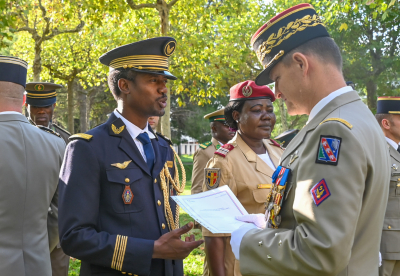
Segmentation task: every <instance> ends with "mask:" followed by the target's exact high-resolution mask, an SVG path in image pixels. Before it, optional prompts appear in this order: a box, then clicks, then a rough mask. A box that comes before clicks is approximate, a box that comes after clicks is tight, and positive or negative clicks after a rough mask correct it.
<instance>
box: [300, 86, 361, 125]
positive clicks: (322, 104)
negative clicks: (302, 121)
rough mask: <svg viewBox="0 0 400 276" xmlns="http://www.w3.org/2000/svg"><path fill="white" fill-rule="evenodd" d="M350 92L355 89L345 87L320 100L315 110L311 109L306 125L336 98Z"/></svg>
mask: <svg viewBox="0 0 400 276" xmlns="http://www.w3.org/2000/svg"><path fill="white" fill-rule="evenodd" d="M350 91H353V88H351V87H350V86H345V87H342V88H340V89H338V90H336V91H334V92H332V93H330V94H329V95H328V96H326V97H325V98H323V99H322V100H320V101H319V102H318V103H317V104H316V105H315V106H314V107H313V109H311V112H310V116H308V121H307V123H306V124H308V122H310V121H311V120H312V119H313V118H314V117H315V116H316V115H317V114H318V113H319V112H320V111H321V110H322V109H323V108H324V107H325V106H326V105H327V104H328V103H329V102H331V101H332V100H333V99H334V98H336V97H338V96H340V95H342V94H344V93H347V92H350Z"/></svg>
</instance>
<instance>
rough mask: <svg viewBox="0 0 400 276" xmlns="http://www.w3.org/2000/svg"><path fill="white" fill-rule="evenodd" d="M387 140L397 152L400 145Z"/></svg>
mask: <svg viewBox="0 0 400 276" xmlns="http://www.w3.org/2000/svg"><path fill="white" fill-rule="evenodd" d="M385 139H386V141H387V142H388V143H389V145H391V146H392V147H393V148H394V149H395V150H397V148H398V147H399V145H398V144H396V142H395V141H393V140H392V139H390V138H387V137H385Z"/></svg>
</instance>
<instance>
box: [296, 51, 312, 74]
mask: <svg viewBox="0 0 400 276" xmlns="http://www.w3.org/2000/svg"><path fill="white" fill-rule="evenodd" d="M292 63H294V64H295V65H296V66H297V67H298V68H299V69H300V70H302V71H303V72H302V75H303V76H305V75H306V74H307V73H308V70H309V69H310V63H309V61H308V58H307V56H306V55H304V54H302V53H299V52H296V53H294V54H293V55H292Z"/></svg>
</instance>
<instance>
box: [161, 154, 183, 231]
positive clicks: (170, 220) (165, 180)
mask: <svg viewBox="0 0 400 276" xmlns="http://www.w3.org/2000/svg"><path fill="white" fill-rule="evenodd" d="M170 147H171V149H172V151H173V152H174V157H175V158H174V159H177V160H178V162H179V165H180V167H181V171H182V182H179V172H178V167H177V166H176V164H175V179H172V176H171V174H170V173H169V169H168V161H167V162H165V164H164V169H162V170H161V172H160V180H161V181H160V182H161V183H160V185H161V190H162V192H163V196H164V213H165V217H166V219H167V224H168V228H169V230H170V231H172V230H175V229H178V228H179V206H178V205H176V213H175V219H174V215H173V214H172V210H171V206H170V204H169V196H170V191H169V185H170V183H171V184H172V187H173V188H174V189H175V191H176V192H177V194H178V195H179V194H181V193H183V191H184V190H185V185H186V172H185V168H184V167H183V164H182V161H181V159H180V158H179V156H178V154H177V153H176V151H175V150H174V148H173V147H172V146H170Z"/></svg>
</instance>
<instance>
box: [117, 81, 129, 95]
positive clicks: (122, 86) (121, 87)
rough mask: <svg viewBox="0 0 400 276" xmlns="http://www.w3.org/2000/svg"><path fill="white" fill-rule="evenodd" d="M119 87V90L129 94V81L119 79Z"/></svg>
mask: <svg viewBox="0 0 400 276" xmlns="http://www.w3.org/2000/svg"><path fill="white" fill-rule="evenodd" d="M118 88H119V91H121V93H123V94H129V82H128V80H126V79H119V80H118Z"/></svg>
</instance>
